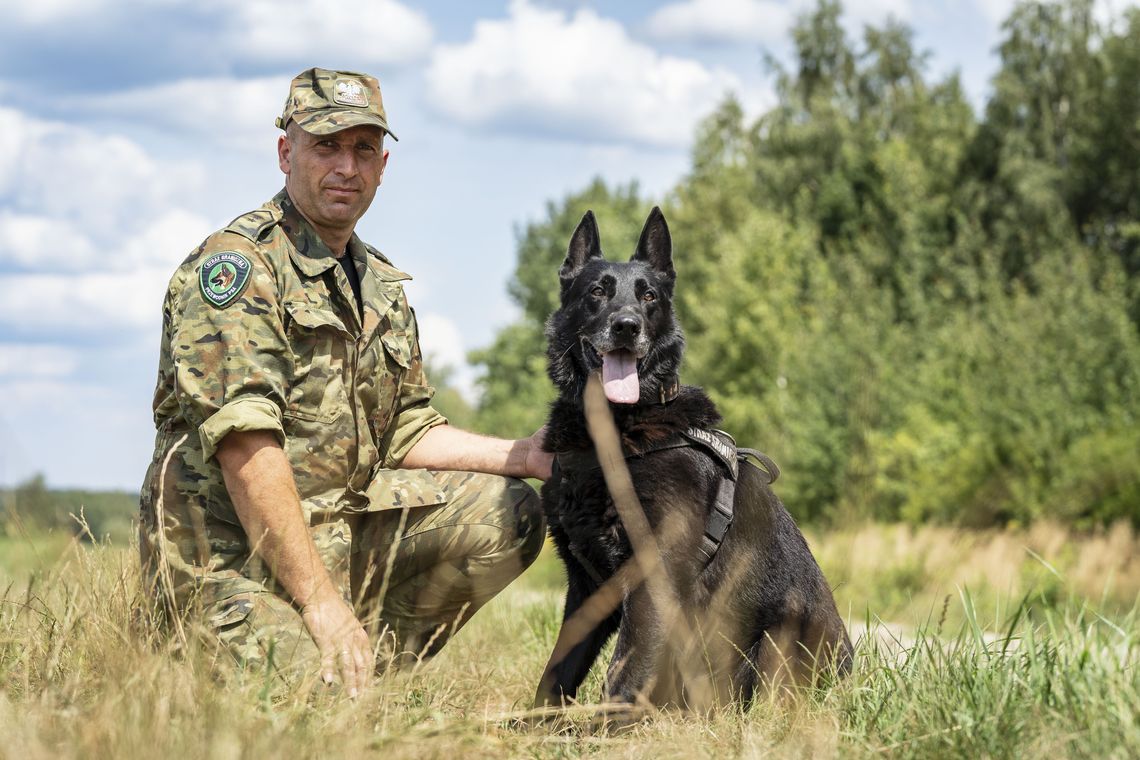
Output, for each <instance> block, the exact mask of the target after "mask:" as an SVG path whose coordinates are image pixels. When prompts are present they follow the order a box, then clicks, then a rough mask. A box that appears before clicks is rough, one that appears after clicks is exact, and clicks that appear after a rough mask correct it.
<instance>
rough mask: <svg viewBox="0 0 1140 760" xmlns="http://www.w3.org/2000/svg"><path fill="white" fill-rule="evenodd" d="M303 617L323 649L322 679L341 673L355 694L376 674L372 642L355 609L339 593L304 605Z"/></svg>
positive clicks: (318, 646) (349, 690) (321, 650)
mask: <svg viewBox="0 0 1140 760" xmlns="http://www.w3.org/2000/svg"><path fill="white" fill-rule="evenodd" d="M301 619H302V620H304V621H305V627H306V628H308V629H309V634H310V635H311V636H312V637H313V641H314V642H316V644H317V649H318V650H320V653H321V680H322V681H324V682H325V683H326V684H331V683H332V682H333V680H334V678H335V676H336V675H337V674H338V673H339V674H340V679H341V683H343V684H344V688H345V691H347V692H348V696H350V697H355V696H356V695H357V694H358V693H359V691H360V690H361V689H363V688H364V687H365V686H367V685H368V681H369V679H370V678H371V677H372V672H373V670H372V668H373V665H372V657H373V653H372V646H371V645H370V644H369V642H368V634H366V633H365V632H364V628H363V627H361V625H360V621H358V620H357V619H356V615H355V614H353V612H352V609H351V608H350V607H349V606H348V604H346V603H345V601H344V600H343V599H341V598H340V597H338V596H335V595H331V596H330V597H329V598H328V599H327V600H322V601H321V602H316V603H311V604H308V605H306V606H305V607H303V608H302V609H301Z"/></svg>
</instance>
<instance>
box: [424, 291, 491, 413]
mask: <svg viewBox="0 0 1140 760" xmlns="http://www.w3.org/2000/svg"><path fill="white" fill-rule="evenodd" d="M416 323H417V324H418V325H419V329H420V349H421V350H422V351H423V353H424V356H425V357H427V358H428V360H429V361H430V362H431V363H432V364H434V365H435V366H436V367H440V368H443V367H446V368H448V369H450V370H451V372H452V375H451V378H450V382H451V385H452V386H453V387H454V388H455V389H456V390H458V391H459V392H460V393H461V394H462V395H463V397H464V398H466V399H467V400H468V401H473V400H474V399H475V396H476V394H475V377H474V373H473V372H472V370H471V368H470V367H469V366H468V364H467V349H466V347H465V346H464V345H463V334H462V333H461V332H460V331H459V327H457V326H456V324H455V323H454V322H452V321H451V320H450V319H448V318H447V317H445V316H443V315H441V314H435V313H432V312H425V313H423V314H417V315H416ZM428 379H429V380H430V379H431V378H428Z"/></svg>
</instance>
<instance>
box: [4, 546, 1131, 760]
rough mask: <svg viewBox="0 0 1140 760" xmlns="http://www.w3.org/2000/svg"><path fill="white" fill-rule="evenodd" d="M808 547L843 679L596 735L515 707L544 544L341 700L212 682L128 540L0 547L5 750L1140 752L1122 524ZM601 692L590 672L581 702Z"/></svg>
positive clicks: (554, 585)
mask: <svg viewBox="0 0 1140 760" xmlns="http://www.w3.org/2000/svg"><path fill="white" fill-rule="evenodd" d="M809 540H810V542H811V544H812V546H813V548H814V550H815V551H816V554H817V556H818V557H819V559H820V561H821V564H822V565H823V566H824V570H825V572H826V573H827V574H828V577H829V579H830V580H831V582H832V584H833V585H834V586H835V589H836V597H837V601H838V602H839V605H840V609H841V611H842V612H843V613H844V615H845V616H846V617H847V618H848V620H849V623H850V626H851V630H852V635H853V638H857V639H858V641H859V643H858V659H857V664H856V670H855V673H854V674H853V676H852V677H851V678H849V679H847V680H846V681H845V682H843V683H840V684H838V685H836V686H833V687H831V688H829V689H825V690H820V691H817V692H813V693H809V694H804V695H802V696H801V697H800V698H799V699H797V700H794V701H782V702H763V703H760V704H757V705H755V706H754V707H753V708H752V709H751V710H750V711H748V712H746V713H743V714H742V713H740V712H738V711H732V710H726V711H724V712H722V713H719V714H716V715H713V716H709V717H706V718H694V717H691V716H684V715H680V714H676V713H664V714H660V715H658V716H656V717H654V718H652V719H650V720H648V721H646V722H644V723H642V724H640V725H638V726H636V727H634V728H633V729H630V730H627V731H625V732H621V733H616V734H606V733H599V732H591V730H590V717H591V714H592V708H589V707H583V708H581V711H580V712H577V713H574V714H572V715H571V719H570V721H569V722H570V726H569V727H568V728H566V729H564V730H561V731H558V732H553V731H551V730H549V729H541V728H526V727H524V726H523V724H522V723H521V722H520V721H518V718H520V717H522V716H524V715H525V711H526V708H527V707H528V706H529V700H530V697H531V695H532V693H533V689H534V686H535V680H536V678H537V676H538V674H539V673H540V671H541V669H542V666H543V664H544V663H545V658H546V656H547V655H548V653H549V651H550V649H551V647H552V644H553V641H554V638H555V634H556V630H557V628H556V627H557V623H558V619H559V616H560V605H561V598H560V585H561V575H560V572H561V571H560V568H559V566H558V564H557V561H556V559H555V558H554V556H553V552H552V551H551V550H550V548H549V547H548V548H547V550H545V551H544V552H543V555H542V557H541V558H540V560H539V561H538V563H536V565H535V566H534V567H533V568H532V569H531V570H530V571H528V572H527V574H526V575H525V576H524V577H523V578H521V579H520V580H519V581H518V582H516V583H515V584H514V585H512V586H511V587H510V588H509V589H508V590H507V591H506V592H505V593H503V594H502V595H501V596H500V597H499V598H497V599H496V600H495V601H494V602H493V603H492V604H491V605H489V606H488V607H487V608H486V609H484V610H483V611H482V612H480V613H479V615H478V616H477V617H476V618H475V619H474V620H473V621H472V623H471V624H470V625H469V626H468V627H467V628H466V629H464V630H463V631H462V632H461V633H460V634H459V635H458V636H457V637H456V639H455V640H454V641H453V642H452V643H451V644H450V645H449V646H448V647H447V648H446V649H445V650H444V652H443V654H442V655H441V656H440V657H438V658H437V659H436V660H434V661H432V662H430V663H428V664H426V665H423V666H421V667H419V668H416V669H414V670H411V671H406V672H401V673H397V674H390V675H386V676H384V677H382V678H380V679H378V680H377V682H376V683H375V684H374V685H373V686H372V687H371V688H370V689H369V690H368V691H367V692H366V693H365V694H364V695H363V696H362V697H361V698H359V699H358V700H356V701H351V700H348V699H346V698H343V697H340V696H337V695H335V694H332V693H328V692H325V693H318V694H312V695H307V694H295V693H282V692H281V691H280V689H278V688H277V687H276V686H275V684H274V683H273V682H272V681H267V680H266V679H264V678H262V677H260V676H259V675H258V674H246V675H245V676H243V677H241V678H239V679H237V680H231V681H228V682H226V683H221V682H219V681H217V680H215V678H214V677H213V676H211V675H210V672H211V671H210V667H209V663H208V662H206V661H205V658H204V656H203V655H202V654H201V653H200V652H198V651H197V650H194V651H192V652H190V653H189V654H185V653H180V652H178V651H176V647H175V646H174V642H173V641H171V640H170V639H169V638H164V637H161V636H157V635H154V634H150V635H140V634H139V633H137V630H136V628H135V627H133V626H132V620H133V619H134V615H133V611H134V610H135V609H136V608H137V607H138V602H139V592H138V575H137V571H136V569H135V559H134V554H133V552H132V551H131V549H130V548H129V547H128V546H120V545H117V544H111V543H108V542H104V543H102V544H91V543H81V542H79V541H77V540H76V539H73V538H71V537H69V536H65V535H55V534H53V535H46V536H45V535H39V534H35V535H28V534H24V535H17V536H8V537H7V538H0V594H2V596H0V736H3V737H4V741H3V744H2V746H0V756H4V757H13V758H46V757H52V758H56V757H59V758H71V757H75V758H87V757H128V758H129V757H141V756H146V757H155V756H164V755H171V756H178V757H208V758H244V757H250V758H261V757H278V756H289V757H347V756H352V757H409V758H411V757H414V758H417V759H422V758H434V757H447V758H455V757H652V758H673V757H677V758H681V757H684V758H691V757H717V758H719V757H837V756H842V757H872V756H879V755H883V754H886V755H889V756H893V757H971V758H972V757H1136V756H1138V755H1140V725H1138V723H1137V721H1136V716H1137V715H1138V714H1140V671H1138V670H1137V660H1138V657H1140V650H1138V645H1137V631H1138V630H1140V625H1138V624H1140V613H1138V610H1137V593H1138V591H1140V551H1138V550H1140V541H1138V540H1137V537H1136V536H1135V535H1134V534H1133V532H1132V531H1131V529H1130V528H1129V527H1128V526H1127V525H1124V524H1121V525H1118V526H1116V527H1115V528H1113V529H1111V530H1109V531H1105V532H1101V533H1094V534H1083V535H1076V534H1072V533H1070V532H1067V531H1066V530H1064V529H1062V528H1059V527H1056V526H1052V525H1039V526H1036V527H1034V528H1031V529H1029V530H1023V531H1005V532H997V531H994V532H982V533H977V532H974V533H968V532H962V531H956V530H952V529H948V528H923V529H918V530H912V529H909V528H905V527H901V526H893V525H892V526H883V525H866V526H863V527H858V528H851V529H846V530H837V531H832V532H829V533H826V534H811V535H809ZM595 670H596V671H597V670H600V669H599V668H596V669H595ZM600 689H601V681H600V673H597V672H595V673H594V674H592V675H591V680H590V681H589V682H588V685H587V688H586V692H585V697H586V698H587V699H588V700H596V699H597V697H598V694H599V693H600Z"/></svg>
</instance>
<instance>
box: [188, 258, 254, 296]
mask: <svg viewBox="0 0 1140 760" xmlns="http://www.w3.org/2000/svg"><path fill="white" fill-rule="evenodd" d="M251 271H252V267H250V265H249V259H247V258H246V257H245V256H242V255H241V254H240V253H237V252H236V251H223V252H222V253H215V254H214V255H213V256H210V258H208V259H206V260H205V261H204V262H203V263H202V266H201V267H200V268H199V269H198V284H199V285H200V286H201V289H202V297H203V298H205V299H206V300H207V301H208V302H210V303H211V304H213V305H214V306H216V307H218V308H219V309H222V308H225V307H226V306H229V305H230V304H231V303H233V302H234V301H235V300H237V297H238V296H240V295H241V294H242V291H244V290H245V286H246V285H248V284H249V274H250V272H251Z"/></svg>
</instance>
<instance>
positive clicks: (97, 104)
mask: <svg viewBox="0 0 1140 760" xmlns="http://www.w3.org/2000/svg"><path fill="white" fill-rule="evenodd" d="M292 76H293V75H292V74H288V75H282V76H277V77H259V78H254V79H234V78H231V77H218V78H193V79H181V80H177V81H173V82H164V83H162V84H157V85H153V86H148V87H136V88H132V89H129V90H121V91H119V92H114V93H109V94H100V95H97V96H85V97H80V98H77V99H76V101H75V108H76V109H77V110H79V111H80V112H85V113H90V114H95V115H105V116H114V117H116V118H121V119H127V120H130V119H132V118H137V119H139V120H142V121H144V122H145V123H147V124H150V125H153V126H156V127H168V128H172V129H176V130H180V131H184V132H190V133H193V134H197V135H202V136H206V137H209V138H210V139H211V140H214V141H217V142H219V143H221V144H223V145H228V146H231V147H237V148H243V149H246V150H257V151H260V152H262V153H264V152H266V151H271V150H272V146H273V144H274V142H275V141H276V139H277V135H279V134H280V131H279V130H278V129H277V127H276V125H275V124H274V118H275V117H277V116H278V115H280V114H281V109H282V106H283V105H284V102H285V94H286V93H287V92H288V91H289V82H290V80H291V79H292Z"/></svg>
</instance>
